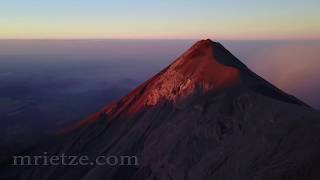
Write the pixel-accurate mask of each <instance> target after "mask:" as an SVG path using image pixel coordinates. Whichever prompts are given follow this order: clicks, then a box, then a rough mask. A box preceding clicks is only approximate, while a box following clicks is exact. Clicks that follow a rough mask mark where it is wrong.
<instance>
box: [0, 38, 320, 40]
mask: <svg viewBox="0 0 320 180" xmlns="http://www.w3.org/2000/svg"><path fill="white" fill-rule="evenodd" d="M203 39H211V40H213V41H320V39H318V38H316V39H280V38H279V39H276V38H275V39H273V38H271V39H267V38H266V39H252V38H248V39H245V38H243V39H237V38H234V39H233V38H230V39H229V38H221V39H220V38H219V39H213V38H0V41H2V40H13V41H16V40H21V41H23V40H38V41H48V40H50V41H55V40H56V41H62V40H70V41H73V40H75V41H77V40H88V41H90V40H92V41H99V40H133V41H134V40H145V41H152V40H175V41H179V40H180V41H186V40H190V41H198V40H203Z"/></svg>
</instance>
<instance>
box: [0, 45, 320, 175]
mask: <svg viewBox="0 0 320 180" xmlns="http://www.w3.org/2000/svg"><path fill="white" fill-rule="evenodd" d="M319 130H320V113H319V112H318V111H316V110H314V109H312V108H311V107H309V106H308V105H306V104H304V103H303V102H301V101H300V100H298V99H297V98H295V97H293V96H290V95H288V94H286V93H285V92H283V91H281V90H280V89H278V88H276V87H274V86H273V85H271V84H270V83H268V82H267V81H265V80H263V79H262V78H260V77H259V76H257V75H256V74H255V73H253V72H252V71H250V70H249V69H248V68H247V67H246V66H245V65H244V64H242V63H241V62H240V61H239V60H238V59H237V58H236V57H234V56H233V55H232V54H230V52H228V51H227V50H226V49H225V48H224V47H223V46H222V45H221V44H219V43H216V42H212V41H211V40H202V41H199V42H197V43H196V44H195V45H193V46H192V47H191V48H190V49H189V50H188V51H187V52H185V53H184V54H182V55H181V56H180V57H179V58H178V59H177V60H176V61H174V62H173V63H172V64H171V65H170V66H168V67H167V68H165V69H164V70H162V71H161V72H160V73H158V74H157V75H155V76H154V77H153V78H151V79H150V80H148V81H146V82H145V83H143V84H142V85H140V86H139V87H138V88H136V89H135V90H134V91H132V92H131V93H129V94H128V95H127V96H125V97H123V98H121V99H120V100H119V101H117V102H114V103H112V104H110V105H109V106H107V107H105V108H104V109H102V110H101V111H100V112H98V113H96V114H93V115H92V116H91V117H88V118H87V119H84V120H82V121H80V122H79V123H78V124H75V125H74V126H72V127H69V128H66V129H65V130H64V132H63V133H62V134H61V135H59V136H58V137H56V138H54V139H53V140H50V142H48V143H47V144H45V145H39V146H36V147H33V148H32V149H30V150H28V151H26V152H23V153H21V155H39V154H40V155H41V154H43V152H48V154H49V155H54V154H58V155H59V154H60V155H61V154H69V155H87V156H89V157H90V158H94V157H97V156H101V155H104V156H122V155H127V156H137V158H138V162H139V163H138V165H134V166H121V165H119V166H107V165H104V166H99V165H87V166H62V165H60V166H54V165H51V166H50V165H47V166H12V165H9V164H10V163H12V162H11V159H8V160H7V161H3V163H2V166H1V176H0V177H1V178H2V179H10V178H11V179H13V178H15V179H31V180H35V179H39V180H46V179H47V180H51V179H59V180H60V179H65V180H70V179H82V180H92V179H108V180H171V179H172V180H184V179H190V180H191V179H192V180H202V179H203V180H204V179H217V180H218V179H221V180H228V179H233V180H236V179H240V180H250V179H254V180H262V179H267V180H273V179H279V180H280V179H281V180H294V179H299V180H313V179H319V177H320V174H319V172H320V131H319Z"/></svg>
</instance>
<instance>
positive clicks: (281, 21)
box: [0, 0, 320, 39]
mask: <svg viewBox="0 0 320 180" xmlns="http://www.w3.org/2000/svg"><path fill="white" fill-rule="evenodd" d="M202 37H216V38H220V39H319V37H320V1H316V0H308V1H302V0H300V1H298V0H282V1H281V0H280V1H277V2H276V1H266V0H264V1H257V0H255V1H254V0H241V1H240V0H238V1H237V0H234V1H231V0H225V1H215V0H192V1H191V0H189V1H188V0H184V1H183V0H162V1H153V0H140V1H138V0H137V1H132V0H131V1H129V0H117V1H106V0H90V1H89V0H0V38H160V39H161V38H202Z"/></svg>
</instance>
